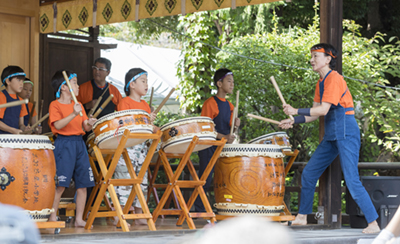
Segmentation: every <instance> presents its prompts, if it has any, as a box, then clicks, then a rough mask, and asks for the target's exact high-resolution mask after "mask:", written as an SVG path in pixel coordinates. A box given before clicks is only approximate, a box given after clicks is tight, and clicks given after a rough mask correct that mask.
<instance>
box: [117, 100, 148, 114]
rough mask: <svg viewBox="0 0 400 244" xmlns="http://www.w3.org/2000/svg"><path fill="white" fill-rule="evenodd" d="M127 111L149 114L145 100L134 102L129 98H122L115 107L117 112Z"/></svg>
mask: <svg viewBox="0 0 400 244" xmlns="http://www.w3.org/2000/svg"><path fill="white" fill-rule="evenodd" d="M129 109H141V110H144V111H146V112H147V113H151V110H150V106H149V104H148V103H147V102H146V101H145V100H140V102H136V101H135V100H133V99H132V98H130V97H124V98H122V100H121V101H120V102H119V103H118V105H117V111H122V110H129Z"/></svg>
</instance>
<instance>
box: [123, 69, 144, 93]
mask: <svg viewBox="0 0 400 244" xmlns="http://www.w3.org/2000/svg"><path fill="white" fill-rule="evenodd" d="M142 72H146V70H144V69H142V68H133V69H130V70H129V71H128V72H127V73H126V75H125V86H124V91H125V94H126V95H127V96H129V95H130V94H131V91H130V90H129V87H128V88H127V87H126V86H127V85H128V82H129V81H130V80H131V79H132V78H133V77H135V75H137V74H140V73H142ZM133 82H135V83H136V81H133Z"/></svg>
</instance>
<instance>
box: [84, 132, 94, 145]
mask: <svg viewBox="0 0 400 244" xmlns="http://www.w3.org/2000/svg"><path fill="white" fill-rule="evenodd" d="M94 137H96V134H94V132H92V133H90V134H89V135H88V137H87V138H86V144H88V142H89V141H90V140H92V139H93V138H94Z"/></svg>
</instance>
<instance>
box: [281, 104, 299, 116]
mask: <svg viewBox="0 0 400 244" xmlns="http://www.w3.org/2000/svg"><path fill="white" fill-rule="evenodd" d="M283 112H285V114H286V115H296V114H297V109H296V108H293V107H292V106H291V105H289V104H283Z"/></svg>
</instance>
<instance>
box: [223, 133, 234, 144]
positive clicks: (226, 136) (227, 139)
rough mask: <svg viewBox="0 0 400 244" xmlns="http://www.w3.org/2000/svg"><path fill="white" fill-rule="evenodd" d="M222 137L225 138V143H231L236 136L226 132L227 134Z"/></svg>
mask: <svg viewBox="0 0 400 244" xmlns="http://www.w3.org/2000/svg"><path fill="white" fill-rule="evenodd" d="M223 138H225V139H226V143H228V144H231V143H232V142H233V141H234V140H235V139H236V136H235V135H231V134H228V135H224V136H223Z"/></svg>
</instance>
